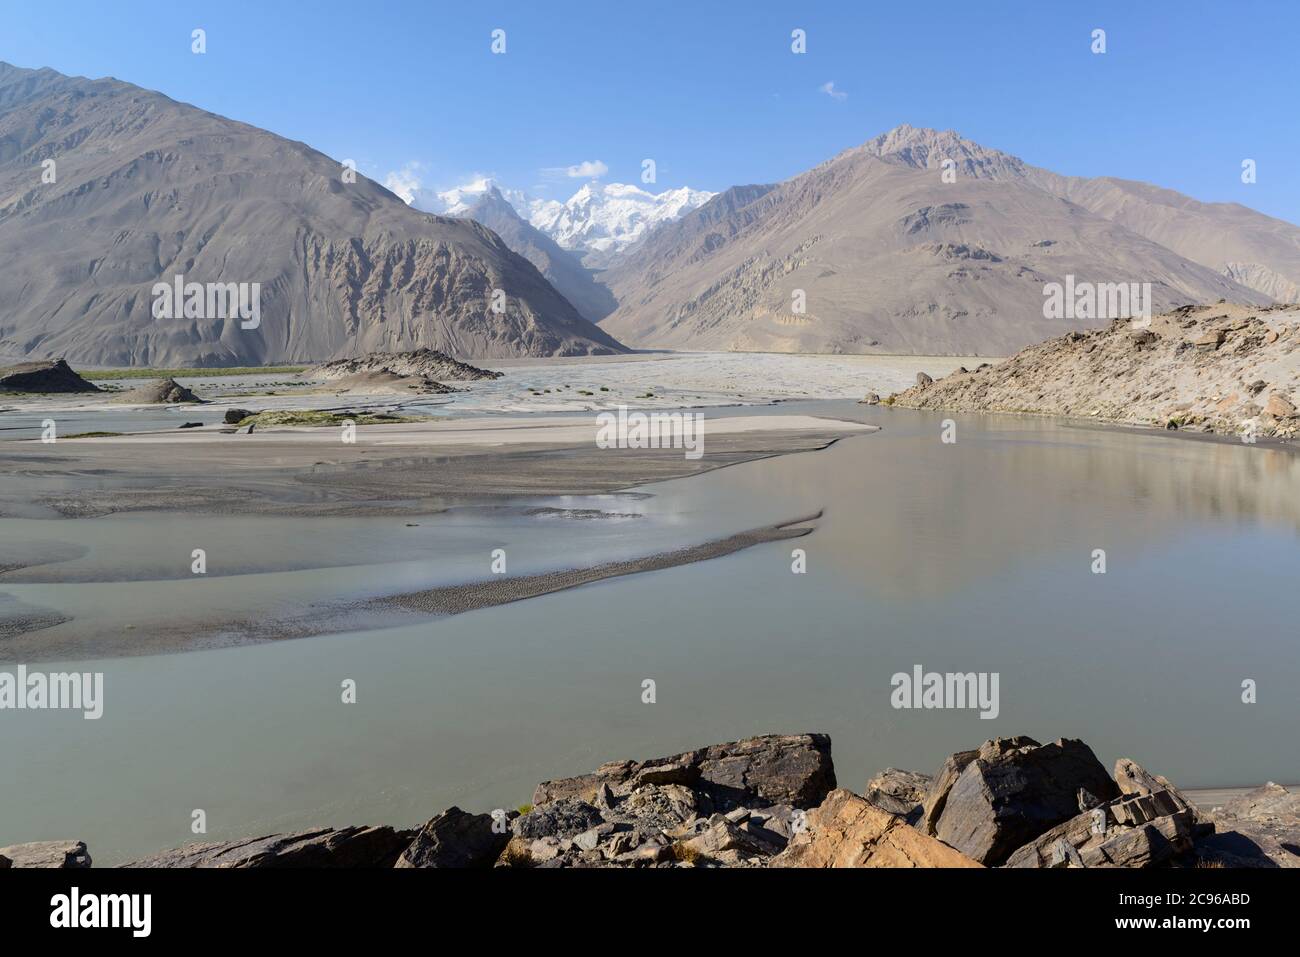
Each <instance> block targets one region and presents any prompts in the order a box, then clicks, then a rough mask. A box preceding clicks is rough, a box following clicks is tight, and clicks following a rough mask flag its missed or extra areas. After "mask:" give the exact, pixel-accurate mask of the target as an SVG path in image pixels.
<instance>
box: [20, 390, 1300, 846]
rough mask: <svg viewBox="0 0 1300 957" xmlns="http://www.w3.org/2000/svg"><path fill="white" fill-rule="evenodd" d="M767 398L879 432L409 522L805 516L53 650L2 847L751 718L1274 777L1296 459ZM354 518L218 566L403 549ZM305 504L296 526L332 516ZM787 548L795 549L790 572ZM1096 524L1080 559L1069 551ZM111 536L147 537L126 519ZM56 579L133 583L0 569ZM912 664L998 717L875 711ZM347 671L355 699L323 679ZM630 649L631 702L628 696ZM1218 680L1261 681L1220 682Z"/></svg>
mask: <svg viewBox="0 0 1300 957" xmlns="http://www.w3.org/2000/svg"><path fill="white" fill-rule="evenodd" d="M789 408H790V411H799V412H806V411H809V409H810V408H811V409H813V410H814V411H824V412H826V413H827V414H837V415H844V416H846V417H854V416H857V417H861V418H864V419H867V420H869V421H872V422H875V423H877V424H880V425H882V426H884V431H883V432H881V433H878V434H876V435H872V436H867V437H862V438H854V439H849V440H845V441H842V442H840V443H838V444H836V445H835V446H833V447H832V448H830V449H827V450H825V451H823V452H818V453H809V454H802V455H793V456H785V457H780V458H774V459H768V460H764V461H761V462H753V463H748V464H744V465H739V466H734V467H731V468H727V469H723V470H720V471H717V472H713V473H709V474H706V475H703V476H699V477H696V478H692V479H689V480H684V481H679V482H669V483H664V484H662V485H660V486H653V487H649V488H648V489H646V491H649V492H651V493H653V497H652V498H648V499H640V500H636V499H628V500H626V501H620V502H619V504H618V505H617V506H616V507H611V506H610V505H609V502H608V500H606V503H605V506H603V507H606V508H607V509H608V510H610V511H620V512H622V511H634V512H636V513H639V514H641V515H642V516H643V517H642V518H641V519H637V520H634V521H629V522H627V523H626V524H625V525H623V526H613V525H610V524H605V523H602V522H591V523H589V522H585V521H573V520H567V521H555V520H545V519H541V518H539V517H537V516H522V515H514V516H505V517H501V516H497V517H492V518H487V517H484V516H482V515H472V516H468V517H462V518H459V519H450V520H449V522H448V525H447V526H446V528H445V529H444V528H441V527H439V530H438V534H439V535H440V536H441V535H444V534H445V535H446V540H447V541H448V542H450V543H454V544H452V545H449V546H448V553H449V554H453V555H460V554H462V552H463V553H464V554H466V555H468V554H471V553H475V554H477V553H479V552H481V551H483V550H484V549H489V548H491V547H493V544H494V542H495V541H496V540H497V539H498V538H499V537H501V536H507V537H508V536H511V535H513V536H515V540H517V541H518V542H519V543H520V544H521V545H526V546H527V548H528V549H532V551H531V552H529V554H530V556H531V557H530V558H529V559H528V561H535V562H541V561H544V560H552V561H557V562H558V564H567V563H572V562H566V561H564V560H563V559H569V558H585V557H586V556H588V555H593V554H597V553H601V554H603V553H604V552H605V551H607V550H616V549H618V548H627V549H632V550H633V552H639V551H651V550H654V548H653V547H646V546H647V545H653V546H655V547H658V546H661V545H662V544H663V543H664V542H665V541H667V540H668V539H671V538H673V537H679V538H681V539H693V540H702V539H704V538H707V537H711V534H712V533H713V532H716V531H727V530H735V529H740V528H746V527H753V526H756V525H760V524H765V523H767V522H770V521H773V520H779V519H784V518H788V517H790V516H793V515H798V514H804V513H807V512H810V511H815V510H816V509H818V508H824V509H825V511H826V515H825V517H824V518H823V519H822V520H821V521H820V522H819V523H818V528H817V531H816V532H815V533H814V534H813V535H812V536H809V537H807V538H804V539H801V540H799V541H798V542H797V543H793V544H792V543H783V544H772V545H765V546H760V547H757V548H754V549H751V550H748V551H745V552H741V553H737V554H734V555H731V556H729V557H727V558H723V559H719V560H715V561H711V562H707V563H703V564H700V565H694V566H686V567H679V568H675V569H670V570H667V571H663V572H656V573H652V574H646V575H640V576H634V577H630V578H624V579H618V580H612V581H606V582H601V583H599V584H595V585H591V586H587V587H584V588H581V589H578V590H574V591H570V592H564V593H559V594H555V595H550V596H547V597H544V598H540V599H535V600H532V601H528V602H523V603H519V604H516V605H510V606H503V607H500V608H495V609H488V610H485V611H480V612H474V613H471V614H466V615H462V616H458V617H455V618H451V619H445V620H441V621H437V622H433V623H429V624H423V625H416V626H406V627H402V628H397V629H391V630H386V631H372V632H367V633H359V634H347V635H335V636H327V637H320V638H312V639H304V640H300V641H290V642H283V643H277V644H271V645H262V646H257V647H248V648H236V649H227V650H221V651H210V652H200V653H194V654H186V655H168V656H157V657H139V658H127V659H115V660H111V661H100V662H88V663H83V664H80V665H76V666H75V667H77V668H84V669H86V670H95V671H104V672H105V698H106V702H105V714H104V717H103V718H102V719H101V720H99V721H84V720H82V719H81V718H80V716H79V715H76V714H62V713H48V712H43V713H36V712H7V713H4V714H3V715H0V753H2V754H3V755H4V757H5V759H6V761H5V766H6V767H7V768H9V769H12V771H13V773H12V774H7V775H6V779H7V780H6V786H5V787H4V788H3V790H0V843H8V842H10V841H17V840H37V839H46V838H59V837H75V838H78V839H83V840H86V841H88V842H89V844H90V848H91V852H92V854H93V855H95V856H96V858H97V860H99V861H101V862H102V863H111V862H113V861H115V860H123V859H126V858H128V857H130V856H132V855H135V854H140V853H144V852H147V851H151V850H155V849H159V848H162V847H166V846H173V845H178V844H182V843H185V842H187V841H189V840H192V839H194V838H193V835H191V834H190V832H189V823H190V813H191V811H192V810H193V809H195V808H203V809H204V810H206V811H207V816H208V821H209V829H210V830H209V834H208V837H209V838H210V839H214V840H215V839H222V838H226V837H234V836H247V835H251V834H257V833H267V832H270V831H274V830H284V829H288V828H294V827H302V826H307V825H309V824H316V823H326V824H346V823H368V822H374V823H380V822H393V823H404V824H413V823H416V822H418V821H420V820H422V819H424V818H427V817H428V816H430V815H431V814H432V813H434V812H435V811H437V810H440V809H441V808H443V807H445V806H447V805H450V804H453V803H455V804H459V805H461V806H462V807H468V808H474V809H490V808H494V807H505V806H510V807H513V806H516V805H519V804H522V803H525V802H527V801H528V800H529V799H530V795H531V792H532V787H533V785H534V784H535V783H536V782H537V781H539V780H542V779H544V778H548V777H554V776H557V775H561V774H570V773H576V772H580V771H584V770H589V769H590V768H592V767H594V766H595V765H596V764H598V763H599V762H601V761H603V760H607V759H613V758H621V757H648V756H652V755H657V754H668V753H672V752H673V751H677V750H681V749H684V748H687V747H691V746H695V745H702V744H706V743H710V742H714V741H722V740H727V739H732V738H736V737H740V736H744V735H749V734H755V733H760V732H764V731H798V730H822V731H828V732H830V733H831V735H832V737H833V741H834V749H835V763H836V768H837V772H838V775H839V779H840V782H841V783H842V784H844V785H846V786H848V787H852V788H857V789H860V788H861V787H862V786H863V784H864V783H865V781H866V778H867V777H868V776H869V775H870V774H872V773H873V772H875V771H876V770H878V769H880V768H883V767H885V766H889V765H893V766H897V767H911V768H916V769H919V770H924V771H930V770H933V769H934V767H936V766H937V765H938V764H939V762H940V761H941V760H942V759H943V758H944V757H945V756H946V755H947V754H948V753H949V752H951V751H954V750H957V749H959V748H967V747H973V746H975V745H977V744H978V743H979V742H980V741H981V740H983V739H985V738H987V737H990V736H992V735H995V734H1015V733H1023V734H1030V735H1033V736H1035V737H1038V738H1039V739H1040V740H1042V739H1049V738H1054V737H1057V736H1061V735H1069V736H1077V737H1082V738H1084V739H1085V740H1086V741H1088V742H1089V743H1090V744H1091V745H1092V746H1093V747H1094V749H1095V750H1096V751H1097V753H1098V756H1099V757H1100V758H1101V759H1102V760H1103V761H1105V762H1107V763H1109V762H1112V761H1114V760H1115V759H1116V758H1118V757H1121V756H1128V757H1133V758H1135V759H1137V760H1139V761H1141V762H1142V763H1144V764H1146V765H1147V766H1148V767H1150V768H1151V769H1152V770H1154V771H1157V772H1159V773H1163V774H1166V775H1168V776H1170V777H1171V778H1172V779H1173V780H1174V781H1175V782H1176V783H1178V784H1181V785H1186V786H1193V785H1201V786H1211V785H1232V784H1251V783H1259V782H1262V781H1264V780H1266V779H1270V778H1271V779H1275V780H1286V779H1291V780H1294V779H1295V778H1297V777H1300V773H1298V772H1300V743H1298V742H1297V740H1296V737H1295V734H1294V729H1295V727H1296V726H1297V724H1298V723H1300V699H1298V697H1297V695H1296V694H1295V692H1294V689H1295V688H1296V687H1297V682H1298V681H1300V656H1297V655H1296V654H1295V651H1294V648H1295V640H1296V627H1297V626H1296V624H1295V623H1296V622H1297V621H1300V594H1298V593H1297V589H1296V588H1295V585H1294V580H1295V573H1296V569H1297V568H1298V567H1300V539H1298V537H1297V529H1300V499H1298V498H1297V496H1296V494H1295V490H1296V489H1297V488H1300V482H1298V481H1297V480H1298V479H1300V475H1298V474H1297V469H1300V458H1297V457H1296V456H1293V455H1291V454H1289V453H1286V452H1283V451H1278V450H1270V449H1266V448H1245V447H1241V446H1236V445H1229V444H1223V445H1220V444H1213V443H1202V442H1190V441H1181V440H1177V439H1173V438H1169V437H1165V436H1159V435H1130V434H1122V433H1114V432H1100V431H1085V430H1079V429H1069V428H1063V427H1061V426H1060V425H1057V424H1054V423H1052V422H1048V421H1042V420H1017V419H1009V418H1008V419H1001V418H986V419H980V418H973V417H972V418H958V419H957V423H958V433H957V434H958V441H957V443H956V444H955V445H943V444H942V443H940V441H939V431H940V425H939V423H940V421H941V418H942V417H940V416H932V415H928V414H922V413H912V412H906V411H897V410H889V409H863V408H862V407H858V406H854V405H852V404H848V403H845V404H839V403H827V404H818V405H815V406H809V405H803V406H801V407H795V406H790V407H789ZM629 503H630V507H625V506H628V505H629ZM106 521H112V520H106ZM142 521H145V522H146V524H147V519H142ZM187 521H190V522H195V521H199V520H198V519H195V518H190V519H187ZM222 521H223V522H224V521H228V520H224V519H223V520H222ZM256 521H257V523H258V524H261V523H263V522H264V521H265V520H263V519H257V520H256ZM373 521H375V520H367V521H366V522H362V523H361V524H360V527H358V528H356V529H354V530H352V532H353V533H354V534H355V536H356V543H357V545H356V550H355V552H349V553H348V554H349V557H348V561H349V563H350V564H349V568H348V569H346V570H340V569H333V570H321V571H316V572H303V571H297V572H286V571H284V570H283V568H284V567H286V565H285V564H284V563H286V562H289V563H290V564H292V563H291V562H290V559H292V558H293V557H294V556H293V555H289V554H287V553H286V550H287V551H292V550H293V548H296V547H299V546H293V547H290V546H283V548H281V547H280V546H277V547H276V548H272V549H270V550H269V551H268V552H267V554H266V556H265V558H263V559H258V561H262V562H264V564H265V567H264V568H262V569H261V570H259V569H258V568H255V567H251V566H250V567H249V568H246V569H244V571H245V573H246V578H245V579H244V581H246V582H247V583H248V584H249V585H250V587H251V586H253V585H254V584H255V583H256V582H258V581H259V579H261V578H262V577H263V576H267V577H274V576H284V575H294V576H305V579H304V581H305V582H307V583H312V582H314V579H313V576H316V575H320V576H330V575H334V576H339V575H340V574H346V575H349V576H353V577H355V576H356V575H360V574H369V575H372V576H380V575H386V574H389V573H394V574H415V573H416V572H415V571H413V568H414V567H417V566H418V564H419V558H418V556H412V555H411V554H409V553H408V552H406V551H405V550H403V549H399V550H398V551H397V552H396V553H395V554H389V553H386V552H385V551H384V549H383V548H382V547H381V546H382V542H383V536H382V535H379V534H378V533H376V532H373V531H367V526H368V525H369V523H370V522H373ZM546 521H549V524H542V523H543V522H546ZM457 523H460V524H459V525H458V524H457ZM37 524H38V523H28V524H26V525H25V526H24V527H23V530H22V531H23V535H24V536H25V537H27V538H29V539H30V538H31V537H33V536H36V535H38V534H39V530H38V529H37V528H35V526H36V525H37ZM75 524H76V523H71V524H70V523H66V522H65V523H50V525H51V527H54V526H59V525H62V526H67V527H72V526H74V525H75ZM435 525H436V523H435ZM87 527H88V528H89V527H90V526H87ZM369 527H371V528H372V529H373V528H375V527H377V526H373V525H369ZM322 528H323V529H324V530H323V531H322V532H321V533H320V534H321V535H323V536H325V539H317V540H316V541H315V542H314V545H313V547H314V548H316V549H317V550H319V548H321V547H323V543H325V542H327V540H333V539H331V536H335V535H336V534H338V535H342V534H343V533H344V530H343V529H342V528H333V527H329V526H322ZM643 529H644V530H648V531H646V534H647V535H648V536H649V537H648V538H646V539H642V538H641V537H640V536H641V535H642V533H643ZM703 530H708V532H709V534H704V533H703ZM411 531H412V532H422V531H425V526H424V525H423V524H422V525H421V526H420V528H417V529H412V530H411ZM243 533H244V532H243V530H241V529H238V528H236V527H234V526H232V527H231V530H230V536H231V537H230V541H232V542H233V541H235V540H236V539H237V538H238V536H239V535H242V534H243ZM60 534H63V535H65V536H66V535H68V534H72V533H66V532H61V533H60ZM99 534H101V532H99V531H96V532H88V533H87V537H86V541H84V542H83V544H86V542H89V540H90V539H91V538H94V536H95V535H99ZM393 534H396V532H395V531H394V533H393ZM74 537H75V536H74ZM91 546H95V543H94V542H90V543H89V545H87V546H86V547H91ZM95 547H106V546H102V545H101V546H95ZM792 547H800V548H804V549H806V550H807V552H808V572H807V574H805V575H794V574H792V573H791V571H790V563H791V561H790V550H791V548H792ZM1098 548H1101V549H1105V551H1106V555H1107V574H1105V575H1094V574H1092V572H1091V570H1090V566H1091V564H1092V553H1093V550H1094V549H1098ZM526 550H527V549H526ZM92 551H93V549H92ZM512 554H513V553H512ZM64 557H67V556H64ZM77 560H78V561H81V562H83V563H85V562H91V563H92V564H93V562H94V561H95V559H94V558H93V555H88V556H86V557H83V558H80V559H77ZM390 560H391V561H390ZM140 561H141V563H142V567H145V566H148V567H154V566H153V565H150V563H151V562H155V561H156V552H155V549H154V546H153V545H151V546H149V547H142V549H141V551H140ZM277 563H279V564H277ZM80 567H81V568H82V569H83V570H85V569H86V568H88V567H90V566H87V565H85V564H83V565H82V566H80ZM275 569H280V570H275ZM358 569H360V570H358ZM403 569H405V571H403ZM516 571H519V572H522V571H524V569H522V568H520V569H515V568H514V567H513V566H512V567H511V572H512V573H514V572H516ZM33 573H34V572H33ZM323 580H325V579H322V581H323ZM219 581H220V579H214V580H212V581H205V582H202V583H199V585H200V586H201V587H202V588H211V589H212V590H213V591H214V592H216V591H219V590H220V586H219V585H218V584H217V583H218V582H219ZM227 581H230V579H228V580H227ZM174 584H176V585H178V586H179V585H182V584H183V585H186V586H189V587H194V586H195V583H193V582H178V583H174ZM79 587H84V588H103V589H109V588H114V587H117V588H130V587H137V588H138V587H144V586H143V585H142V583H139V582H136V583H124V584H117V585H89V584H86V585H72V586H50V585H34V584H33V585H21V586H20V585H15V586H10V587H9V589H8V590H11V591H15V592H16V591H18V590H19V589H21V588H52V589H58V588H73V589H76V588H79ZM154 587H160V588H161V587H163V586H154ZM268 587H269V586H268ZM304 587H308V585H304ZM309 587H310V589H317V588H320V587H324V586H322V585H321V584H320V582H315V583H312V584H310V585H309ZM330 587H346V583H343V584H342V585H340V584H339V583H338V581H335V584H334V585H331V586H330ZM197 590H200V589H196V592H197ZM272 590H273V589H272ZM0 591H2V590H0ZM141 594H143V593H141ZM28 597H29V598H30V596H28ZM46 597H47V598H49V599H50V601H54V598H52V597H50V596H46ZM229 597H230V596H226V597H223V598H222V599H220V600H223V601H224V600H227V599H228V598H229ZM214 600H216V599H214ZM91 610H92V611H93V609H91ZM915 664H920V665H922V666H923V667H924V668H926V669H927V670H939V671H996V672H999V673H1000V674H1001V682H1000V689H1001V713H1000V715H999V716H998V718H997V719H996V720H993V721H985V720H981V719H980V718H979V717H978V715H977V714H976V713H975V712H973V711H965V712H954V711H895V710H893V709H892V708H891V707H890V705H889V692H890V684H889V679H890V676H891V675H892V674H893V673H894V672H896V671H910V669H911V668H912V666H913V665H915ZM60 667H62V666H60ZM346 678H352V679H355V680H356V682H357V688H358V692H357V694H358V700H357V703H356V704H352V705H345V704H343V703H341V701H340V682H341V681H343V680H344V679H346ZM644 678H654V679H655V680H656V682H657V686H658V702H657V703H656V704H653V705H645V704H642V703H641V700H640V689H641V681H642V679H644ZM1244 678H1253V679H1255V680H1257V681H1258V682H1259V702H1258V703H1257V704H1254V705H1246V704H1242V703H1241V700H1240V685H1241V681H1242V680H1243V679H1244Z"/></svg>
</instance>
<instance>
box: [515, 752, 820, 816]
mask: <svg viewBox="0 0 1300 957" xmlns="http://www.w3.org/2000/svg"><path fill="white" fill-rule="evenodd" d="M646 784H681V785H687V786H689V787H691V788H692V789H693V790H698V791H700V792H701V793H703V794H705V795H706V796H708V798H709V799H710V800H711V801H712V802H713V803H714V804H715V805H716V806H717V807H719V808H721V809H722V810H727V809H729V808H732V807H737V806H740V805H750V804H754V805H762V804H769V805H771V804H789V805H791V806H793V807H800V808H806V807H812V806H815V805H816V804H818V803H820V802H821V800H822V798H824V797H825V796H826V794H827V793H828V792H829V791H830V790H831V789H832V788H834V787H835V768H834V765H833V764H832V762H831V740H830V737H829V736H827V735H824V734H794V735H775V734H769V735H763V736H761V737H757V738H746V739H745V740H743V741H731V742H728V743H726V744H715V745H711V746H710V747H707V748H702V749H700V750H698V751H687V752H684V753H682V754H674V755H672V756H671V757H667V758H655V759H652V760H649V761H614V762H610V763H608V764H603V765H601V766H600V767H599V768H597V769H596V771H595V772H594V773H592V774H586V775H581V776H579V777H575V778H561V779H559V780H556V781H544V782H542V783H541V784H539V785H538V786H537V789H536V791H534V793H533V803H534V804H546V803H548V802H550V801H554V800H558V799H560V798H563V797H583V798H584V799H587V800H591V799H592V798H593V797H594V795H595V794H596V793H597V790H598V789H601V788H602V787H603V788H606V789H609V790H610V791H611V793H612V794H614V795H615V796H623V795H626V794H630V793H631V792H632V791H633V790H635V789H636V788H638V787H640V786H642V785H646Z"/></svg>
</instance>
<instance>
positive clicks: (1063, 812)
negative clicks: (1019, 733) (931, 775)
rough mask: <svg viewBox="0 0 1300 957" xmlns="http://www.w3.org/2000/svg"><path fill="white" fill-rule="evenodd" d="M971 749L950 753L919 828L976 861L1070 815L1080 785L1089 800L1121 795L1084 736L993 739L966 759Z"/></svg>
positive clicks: (1003, 854) (998, 860)
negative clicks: (1049, 739) (1047, 739)
mask: <svg viewBox="0 0 1300 957" xmlns="http://www.w3.org/2000/svg"><path fill="white" fill-rule="evenodd" d="M969 754H970V752H961V753H960V754H958V755H954V756H953V757H952V758H950V759H949V761H948V762H947V763H945V765H944V767H943V768H942V769H941V770H940V772H939V774H938V775H936V778H935V782H934V784H933V785H932V787H931V790H930V793H929V794H927V796H926V803H925V809H926V817H925V819H924V821H923V826H924V831H925V833H928V834H932V835H933V836H935V837H937V838H938V839H939V840H941V841H943V842H944V843H945V844H948V845H950V846H952V847H955V848H957V850H959V851H961V852H962V853H963V854H966V855H967V856H968V857H971V858H973V859H975V860H977V861H979V862H980V863H981V864H986V865H989V866H997V865H999V864H1002V863H1003V862H1005V861H1006V859H1007V857H1008V856H1009V855H1010V854H1011V853H1012V852H1013V851H1014V850H1016V848H1018V847H1020V846H1021V845H1022V844H1024V843H1025V842H1026V841H1029V840H1032V839H1033V838H1035V837H1037V836H1038V835H1040V834H1042V833H1043V832H1044V831H1047V830H1048V829H1049V828H1052V827H1055V826H1056V825H1058V824H1061V823H1063V822H1065V821H1067V820H1069V819H1070V818H1072V817H1074V816H1075V815H1076V814H1077V813H1078V812H1079V810H1080V807H1079V803H1080V790H1081V789H1082V790H1083V791H1085V792H1087V794H1089V795H1093V796H1095V797H1094V798H1093V800H1094V801H1096V800H1102V801H1105V800H1109V799H1111V798H1113V797H1115V796H1117V795H1118V794H1119V788H1118V787H1117V786H1116V784H1115V782H1114V781H1112V780H1111V778H1110V775H1108V774H1107V773H1106V769H1105V768H1104V767H1102V765H1101V763H1100V762H1099V761H1098V760H1097V757H1096V755H1094V754H1093V753H1092V750H1091V749H1090V748H1089V747H1088V746H1087V745H1086V744H1084V743H1083V742H1082V741H1078V740H1073V739H1068V738H1062V739H1061V740H1059V741H1056V742H1055V743H1053V744H1039V743H1038V742H1037V741H1035V740H1034V739H1033V738H1027V737H1014V738H994V739H992V740H991V741H986V742H984V744H983V745H981V746H980V749H979V750H978V751H977V752H976V753H975V754H974V756H973V757H971V758H970V759H969V760H968V761H965V763H964V765H963V761H964V759H965V758H966V756H967V755H969ZM959 766H960V767H961V770H960V771H959V772H958V771H957V770H956V769H957V768H958V767H959Z"/></svg>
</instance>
